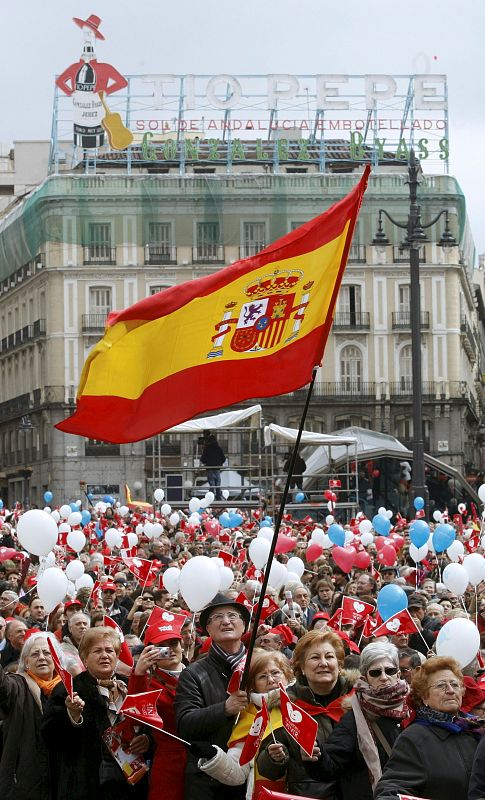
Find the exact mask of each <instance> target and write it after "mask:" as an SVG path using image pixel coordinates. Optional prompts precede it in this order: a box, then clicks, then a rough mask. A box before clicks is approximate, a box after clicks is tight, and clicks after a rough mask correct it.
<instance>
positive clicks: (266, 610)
mask: <svg viewBox="0 0 485 800" xmlns="http://www.w3.org/2000/svg"><path fill="white" fill-rule="evenodd" d="M234 602H235V603H241V605H243V606H244V607H245V608H247V610H248V611H250V612H251V614H255V613H256V608H257V606H258V604H257V603H254V604H253V603H251V601H250V600H248V598H247V597H246V595H245V594H244V592H240V593H239V594H238V596H237V597H236V599H235V601H234ZM279 610H280V607H279V605H278V604H277V603H275V602H274V600H273V599H272V598H271V597H265V598H264V600H263V608H262V610H261V616H260V618H259V621H260V623H261V622H264V621H265V619H268V617H270V616H271V614H274V613H275V611H279Z"/></svg>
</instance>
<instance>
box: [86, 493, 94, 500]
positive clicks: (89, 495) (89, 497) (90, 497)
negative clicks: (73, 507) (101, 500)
mask: <svg viewBox="0 0 485 800" xmlns="http://www.w3.org/2000/svg"><path fill="white" fill-rule="evenodd" d="M93 497H94V494H93V493H92V492H88V494H87V498H88V500H92V499H93Z"/></svg>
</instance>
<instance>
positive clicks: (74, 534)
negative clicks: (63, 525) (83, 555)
mask: <svg viewBox="0 0 485 800" xmlns="http://www.w3.org/2000/svg"><path fill="white" fill-rule="evenodd" d="M67 543H68V545H69V547H72V549H73V550H75V551H76V553H80V552H81V550H82V549H83V547H85V546H86V537H85V535H84V533H83V532H82V531H71V532H70V533H68V534H67Z"/></svg>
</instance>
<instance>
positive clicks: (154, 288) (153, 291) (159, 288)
mask: <svg viewBox="0 0 485 800" xmlns="http://www.w3.org/2000/svg"><path fill="white" fill-rule="evenodd" d="M168 288H169V287H168V286H162V285H161V284H159V285H157V286H150V289H149V295H150V297H152V296H153V295H154V294H158V293H159V292H163V290H164V289H168Z"/></svg>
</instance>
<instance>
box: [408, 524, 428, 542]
mask: <svg viewBox="0 0 485 800" xmlns="http://www.w3.org/2000/svg"><path fill="white" fill-rule="evenodd" d="M409 538H410V539H411V541H412V543H413V544H414V545H415V547H418V548H419V547H422V546H423V544H426V542H427V541H428V539H429V525H428V523H427V522H425V521H424V519H415V520H414V522H413V523H411V526H410V528H409Z"/></svg>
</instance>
